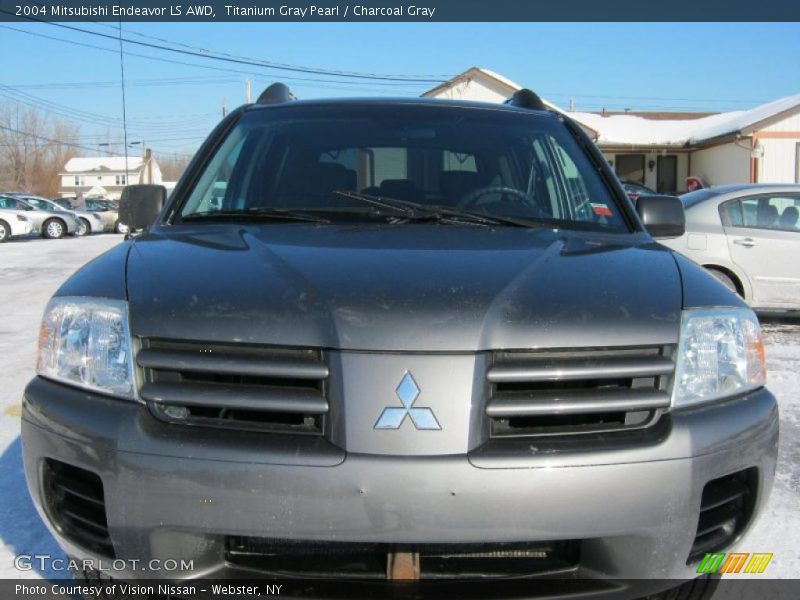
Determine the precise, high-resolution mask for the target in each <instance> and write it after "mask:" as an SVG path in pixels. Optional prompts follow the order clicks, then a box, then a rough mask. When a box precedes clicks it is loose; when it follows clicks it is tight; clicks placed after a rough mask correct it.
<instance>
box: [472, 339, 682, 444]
mask: <svg viewBox="0 0 800 600" xmlns="http://www.w3.org/2000/svg"><path fill="white" fill-rule="evenodd" d="M671 351H672V349H671V348H661V347H659V348H631V349H616V350H609V349H600V350H580V351H558V352H496V353H495V354H494V355H493V357H492V359H493V360H492V364H491V366H490V367H489V370H488V372H487V379H488V382H489V386H490V390H491V391H490V398H489V400H488V402H487V404H486V416H487V418H488V420H489V432H490V435H491V437H493V438H504V437H511V438H513V437H525V436H563V435H576V434H592V433H605V432H612V431H630V430H634V429H641V428H645V427H648V426H650V425H653V424H654V423H655V422H656V421H657V420H658V418H659V416H660V414H661V412H662V411H663V410H664V409H666V408H667V407H668V406H669V402H670V398H669V392H668V390H669V386H670V384H671V378H672V374H673V371H674V368H675V367H674V364H673V361H672V358H671V357H670V355H671Z"/></svg>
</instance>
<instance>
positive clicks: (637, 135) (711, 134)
mask: <svg viewBox="0 0 800 600" xmlns="http://www.w3.org/2000/svg"><path fill="white" fill-rule="evenodd" d="M794 110H800V94H795V95H794V96H787V97H786V98H780V99H778V100H774V101H772V102H767V103H766V104H761V105H759V106H756V107H755V108H751V109H749V110H737V111H733V112H724V113H718V114H713V115H708V116H704V117H701V118H699V119H686V118H681V119H649V118H646V117H642V116H637V115H631V114H622V115H619V114H618V115H611V116H603V115H601V114H597V113H584V112H573V113H569V115H570V116H571V117H572V118H573V119H575V120H576V121H579V122H580V123H583V124H584V125H587V126H589V127H591V128H592V129H594V130H595V131H597V132H598V134H599V135H598V139H597V141H598V142H599V143H605V144H609V145H613V144H620V145H632V146H637V145H642V146H644V145H664V146H694V145H702V144H703V143H705V142H709V141H711V140H716V139H719V138H723V137H726V136H730V135H735V134H737V133H741V134H743V135H747V134H750V133H752V131H753V130H755V129H757V128H758V126H760V125H762V124H765V123H768V122H769V121H772V120H775V119H777V118H780V116H781V115H783V114H785V113H788V112H791V111H794Z"/></svg>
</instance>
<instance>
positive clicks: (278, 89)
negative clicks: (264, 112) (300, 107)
mask: <svg viewBox="0 0 800 600" xmlns="http://www.w3.org/2000/svg"><path fill="white" fill-rule="evenodd" d="M292 100H297V97H296V96H295V95H294V94H293V93H292V90H290V89H289V86H287V85H286V84H285V83H273V84H272V85H271V86H269V87H268V88H267V89H265V90H264V91H263V92H261V95H260V96H259V97H258V100H256V104H280V103H282V102H291V101H292Z"/></svg>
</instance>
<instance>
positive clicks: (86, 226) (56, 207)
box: [17, 195, 105, 236]
mask: <svg viewBox="0 0 800 600" xmlns="http://www.w3.org/2000/svg"><path fill="white" fill-rule="evenodd" d="M17 198H20V199H21V200H24V201H25V202H27V203H28V204H30V205H31V206H33V207H34V208H36V209H39V210H48V211H51V212H55V213H66V214H69V215H72V216H73V217H74V218H76V219H77V224H78V229H77V231H76V232H75V235H79V236H83V235H88V234H90V233H102V232H103V231H104V230H105V224H104V223H103V220H102V219H101V218H100V216H99V215H97V214H95V213H93V212H90V211H88V210H75V209H66V208H64V207H63V206H61V205H60V204H59V203H58V202H53V201H52V200H49V199H47V198H42V197H41V196H28V195H24V196H17Z"/></svg>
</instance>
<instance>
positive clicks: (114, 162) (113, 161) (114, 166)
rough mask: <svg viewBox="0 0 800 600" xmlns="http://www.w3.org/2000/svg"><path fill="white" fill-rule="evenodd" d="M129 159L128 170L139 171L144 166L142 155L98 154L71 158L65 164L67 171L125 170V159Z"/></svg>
mask: <svg viewBox="0 0 800 600" xmlns="http://www.w3.org/2000/svg"><path fill="white" fill-rule="evenodd" d="M126 160H127V161H128V166H127V170H128V171H138V170H139V169H141V168H142V164H143V163H144V159H143V158H142V157H141V156H129V157H127V159H126V158H125V157H124V156H97V157H78V158H70V159H69V160H68V161H67V164H66V165H64V172H65V173H90V172H92V171H116V172H125V171H126V168H125V161H126Z"/></svg>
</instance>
